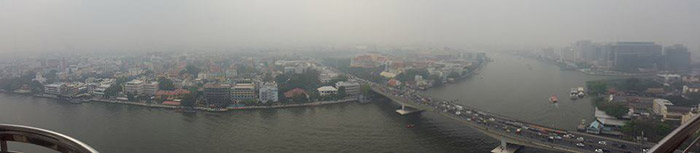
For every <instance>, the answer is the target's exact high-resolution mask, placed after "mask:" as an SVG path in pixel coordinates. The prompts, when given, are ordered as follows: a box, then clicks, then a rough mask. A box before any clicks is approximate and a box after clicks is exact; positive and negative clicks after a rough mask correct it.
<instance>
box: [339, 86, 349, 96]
mask: <svg viewBox="0 0 700 153" xmlns="http://www.w3.org/2000/svg"><path fill="white" fill-rule="evenodd" d="M337 96H338V98H337V99H342V98H345V96H347V93H345V87H342V86H341V87H338V95H337Z"/></svg>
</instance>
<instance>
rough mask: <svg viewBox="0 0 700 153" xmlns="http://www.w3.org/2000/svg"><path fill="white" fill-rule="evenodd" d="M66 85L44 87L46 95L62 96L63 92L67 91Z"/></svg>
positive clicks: (54, 84)
mask: <svg viewBox="0 0 700 153" xmlns="http://www.w3.org/2000/svg"><path fill="white" fill-rule="evenodd" d="M65 87H66V84H64V83H53V84H47V85H44V93H46V94H52V95H61V94H62V93H63V90H65Z"/></svg>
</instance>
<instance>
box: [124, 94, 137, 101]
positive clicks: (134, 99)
mask: <svg viewBox="0 0 700 153" xmlns="http://www.w3.org/2000/svg"><path fill="white" fill-rule="evenodd" d="M126 99H127V100H129V101H136V96H135V95H134V94H133V93H131V92H127V93H126Z"/></svg>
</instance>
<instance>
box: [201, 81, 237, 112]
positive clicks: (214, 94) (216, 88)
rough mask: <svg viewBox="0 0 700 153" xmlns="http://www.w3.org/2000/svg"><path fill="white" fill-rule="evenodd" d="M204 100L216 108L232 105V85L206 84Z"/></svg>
mask: <svg viewBox="0 0 700 153" xmlns="http://www.w3.org/2000/svg"><path fill="white" fill-rule="evenodd" d="M204 99H205V100H206V101H207V104H208V105H210V106H214V107H226V106H228V104H230V103H231V85H229V84H214V83H210V84H205V85H204Z"/></svg>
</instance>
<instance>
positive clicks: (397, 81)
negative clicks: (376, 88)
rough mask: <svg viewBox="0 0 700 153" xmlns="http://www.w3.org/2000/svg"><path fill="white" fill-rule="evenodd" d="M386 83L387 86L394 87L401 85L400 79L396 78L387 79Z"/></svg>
mask: <svg viewBox="0 0 700 153" xmlns="http://www.w3.org/2000/svg"><path fill="white" fill-rule="evenodd" d="M387 84H388V85H389V86H392V87H396V86H400V85H401V81H399V80H396V79H391V80H389V81H387Z"/></svg>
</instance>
